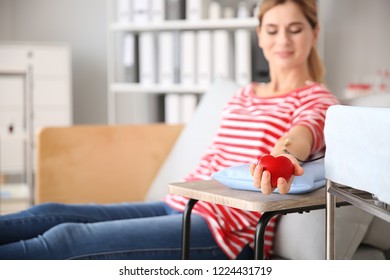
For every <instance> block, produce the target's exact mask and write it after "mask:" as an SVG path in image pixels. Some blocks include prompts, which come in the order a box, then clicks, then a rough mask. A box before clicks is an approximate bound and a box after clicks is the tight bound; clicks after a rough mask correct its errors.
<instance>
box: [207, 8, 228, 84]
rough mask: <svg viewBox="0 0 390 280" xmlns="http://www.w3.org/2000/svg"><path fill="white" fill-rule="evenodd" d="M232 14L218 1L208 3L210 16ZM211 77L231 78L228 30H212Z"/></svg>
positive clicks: (216, 16)
mask: <svg viewBox="0 0 390 280" xmlns="http://www.w3.org/2000/svg"><path fill="white" fill-rule="evenodd" d="M231 16H233V15H232V14H231V9H230V8H228V7H226V8H224V9H222V7H221V5H220V4H219V3H218V2H212V3H211V4H210V18H212V19H220V18H228V17H231ZM212 64H213V79H214V80H215V79H218V78H224V79H231V78H232V76H233V75H232V72H233V37H232V34H231V32H229V31H228V30H214V31H212Z"/></svg>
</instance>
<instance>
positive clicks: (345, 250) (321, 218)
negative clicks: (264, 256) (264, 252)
mask: <svg viewBox="0 0 390 280" xmlns="http://www.w3.org/2000/svg"><path fill="white" fill-rule="evenodd" d="M335 219H336V221H335V238H336V239H335V242H336V259H351V258H352V256H353V255H354V253H355V251H356V249H357V248H358V246H359V245H360V243H361V241H362V239H363V237H364V235H365V233H366V231H367V228H368V226H369V224H370V222H371V220H372V215H370V214H368V213H367V212H364V211H363V210H360V209H358V208H356V207H355V206H344V207H340V208H337V211H336V214H335ZM325 224H326V221H325V210H316V211H311V212H310V213H303V214H288V215H285V216H281V217H280V219H279V222H278V224H277V227H276V233H275V247H274V253H275V255H277V256H279V257H283V258H286V259H293V260H321V259H325Z"/></svg>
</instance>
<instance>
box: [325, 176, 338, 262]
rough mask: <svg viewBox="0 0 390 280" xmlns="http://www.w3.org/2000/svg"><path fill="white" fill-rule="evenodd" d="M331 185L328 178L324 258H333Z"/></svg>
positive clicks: (333, 218)
mask: <svg viewBox="0 0 390 280" xmlns="http://www.w3.org/2000/svg"><path fill="white" fill-rule="evenodd" d="M331 186H332V182H331V181H330V180H328V181H327V182H326V253H325V254H326V255H325V259H326V260H334V259H335V239H334V222H335V209H336V199H335V197H334V196H333V195H332V194H331V193H329V189H330V188H331Z"/></svg>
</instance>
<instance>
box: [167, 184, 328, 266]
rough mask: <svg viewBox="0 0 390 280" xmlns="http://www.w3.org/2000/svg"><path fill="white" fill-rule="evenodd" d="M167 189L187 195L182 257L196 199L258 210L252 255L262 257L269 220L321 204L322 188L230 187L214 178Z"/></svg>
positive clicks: (185, 256) (186, 251) (186, 252)
mask: <svg viewBox="0 0 390 280" xmlns="http://www.w3.org/2000/svg"><path fill="white" fill-rule="evenodd" d="M169 192H170V193H172V194H176V195H181V196H184V197H187V198H189V199H190V200H189V202H188V204H187V206H186V209H185V211H184V214H183V240H182V259H188V258H189V251H190V227H191V211H192V208H193V206H194V205H195V204H196V202H197V201H199V200H202V201H207V202H211V203H215V204H220V205H224V206H229V207H234V208H239V209H243V210H248V211H257V212H262V213H263V214H262V216H261V218H260V219H259V222H258V224H257V226H256V233H255V259H256V260H257V259H263V258H264V234H265V227H266V226H267V224H268V222H269V220H270V219H271V218H272V217H274V216H276V215H279V214H289V213H303V212H309V211H311V210H317V209H323V208H325V192H326V190H325V188H320V189H318V190H316V191H313V192H310V193H306V194H301V195H296V194H286V195H281V194H277V193H272V194H269V195H264V194H262V193H260V192H254V191H243V190H234V189H231V188H228V187H226V186H224V185H223V184H221V183H219V182H218V181H215V180H205V181H195V182H181V183H171V184H169Z"/></svg>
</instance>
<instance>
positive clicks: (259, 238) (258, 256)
mask: <svg viewBox="0 0 390 280" xmlns="http://www.w3.org/2000/svg"><path fill="white" fill-rule="evenodd" d="M278 214H280V212H279V211H272V212H264V213H263V214H262V215H261V217H260V219H259V222H258V223H257V226H256V233H255V260H263V259H264V237H265V228H266V227H267V224H268V222H269V221H270V219H271V218H272V217H274V216H276V215H278Z"/></svg>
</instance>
